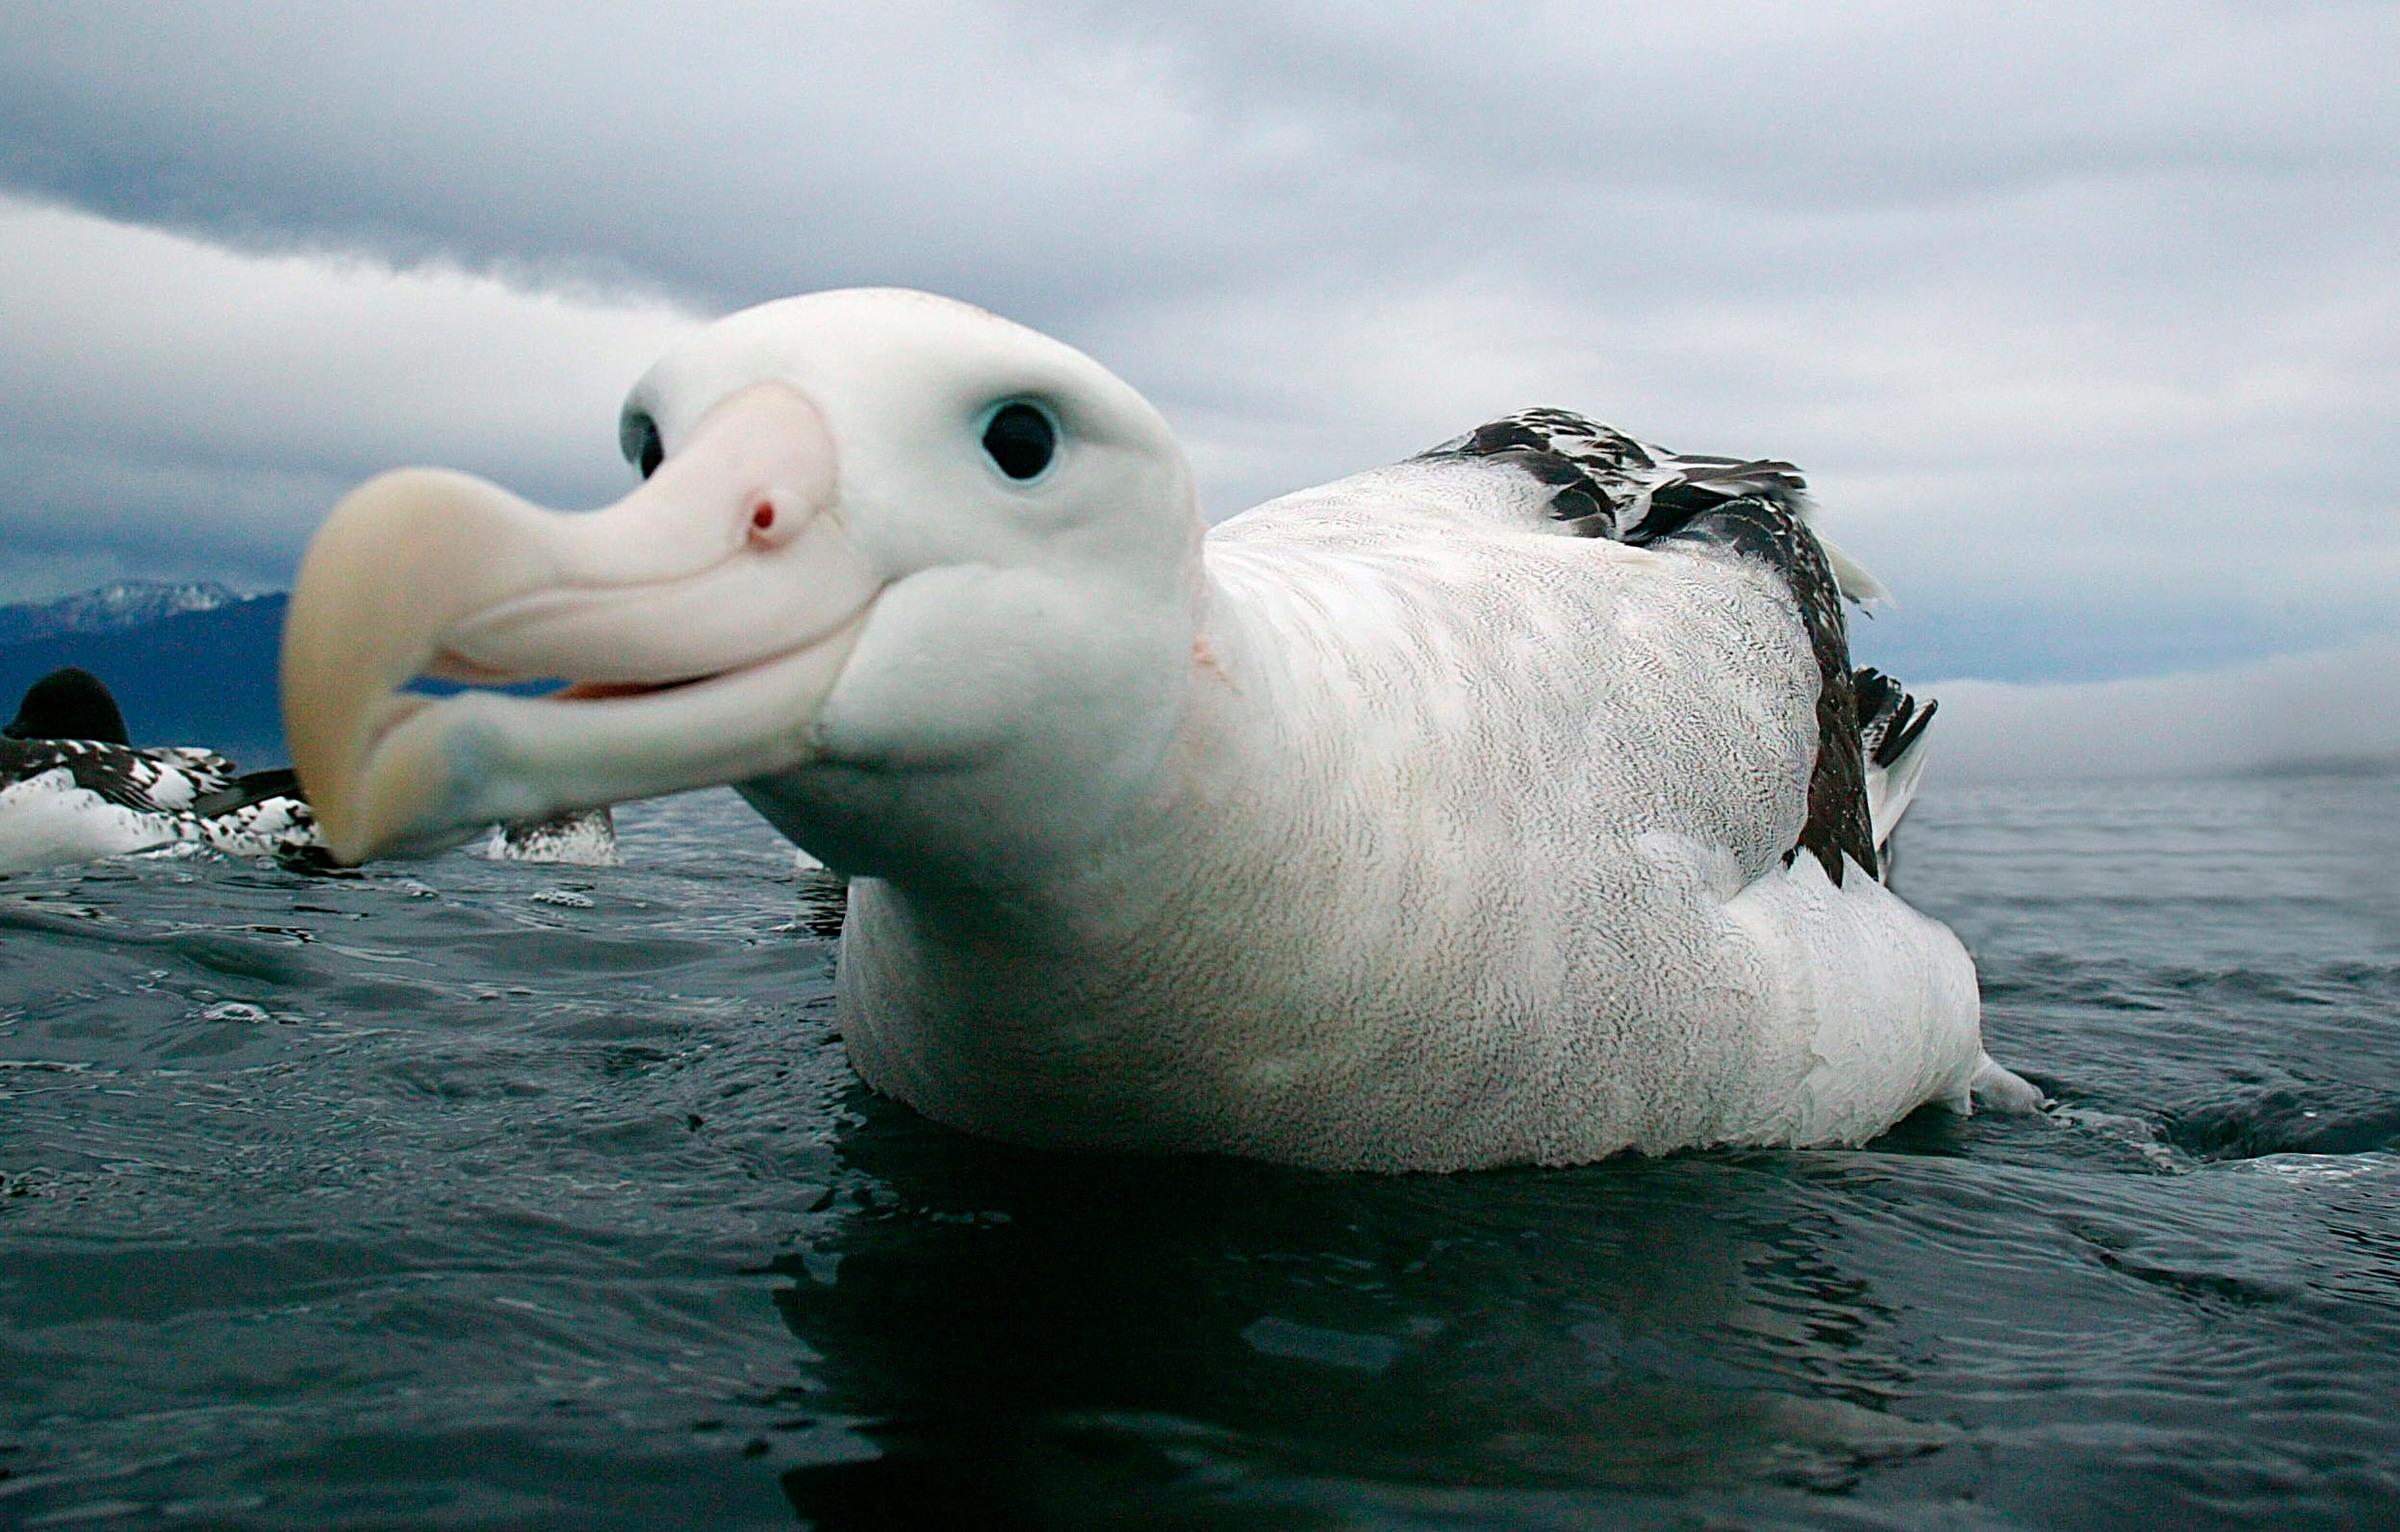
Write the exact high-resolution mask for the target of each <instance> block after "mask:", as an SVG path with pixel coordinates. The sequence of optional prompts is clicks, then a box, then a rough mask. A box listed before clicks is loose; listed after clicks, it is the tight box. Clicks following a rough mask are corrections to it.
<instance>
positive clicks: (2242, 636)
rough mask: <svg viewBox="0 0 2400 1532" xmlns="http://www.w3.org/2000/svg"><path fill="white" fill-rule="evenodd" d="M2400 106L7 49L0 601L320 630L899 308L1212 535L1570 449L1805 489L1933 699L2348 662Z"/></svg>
mask: <svg viewBox="0 0 2400 1532" xmlns="http://www.w3.org/2000/svg"><path fill="white" fill-rule="evenodd" d="M2393 57H2400V10H2395V9H2394V8H2392V7H2389V6H2382V5H2368V4H2346V3H2324V4H2310V3H2296V4H2289V5H2277V6H2257V5H2247V4H2206V3H2203V4H2197V5H2190V4H2176V5H2169V4H2165V3H2163V0H2136V3H2130V4H2126V5H2122V6H2114V7H2109V8H2106V9H2104V10H2094V9H2093V8H2091V7H2088V6H2080V7H2079V6H2069V5H2064V4H2035V5H2028V6H2020V7H2010V8H2006V9H1997V8H1994V9H1985V8H1978V7H1958V6H1948V5H1938V4H1933V3H1897V4H1895V3H1885V0H1878V3H1874V4H1866V3H1857V4H1842V3H1836V4H1830V5H1824V6H1811V7H1796V6H1789V5H1769V4H1733V5H1725V6H1712V7H1702V8H1695V7H1690V6H1679V5H1670V4H1664V3H1660V4H1632V5H1625V6H1610V7H1590V6H1573V5H1564V4H1557V5H1552V4H1520V5H1480V6H1465V5H1417V6H1406V5H1402V6H1394V5H1389V4H1384V5H1375V6H1368V5H1364V4H1351V3H1343V0H1334V3H1328V4H1324V5H1317V6H1308V7H1290V6H1258V5H1243V4H1234V5H1228V6H1220V7H1212V8H1202V9H1194V8H1191V7H1187V6H1167V5H1160V4H1146V3H1131V4H1119V5H1110V6H1105V7H1104V6H1096V5H1082V4H1074V3H1065V0H1061V3H1032V0H1027V3H1005V0H991V3H966V0H958V3H938V4H916V3H899V4H893V5H888V6H878V7H873V8H856V7H836V6H761V5H753V4H732V3H726V4H711V3H701V4H693V5H689V6H679V7H671V8H658V7H633V6H607V5H595V6H574V7H567V6H558V5H542V4H525V3H507V0H495V3H491V4H486V5H480V6H476V7H472V8H467V7H449V6H433V5H401V6H389V7H375V8H372V9H371V10H368V11H364V12H360V11H356V10H354V9H352V8H343V9H342V10H339V11H331V10H326V9H324V8H314V7H297V6H286V5H265V4H232V3H228V4H221V5H212V6H209V7H193V8H187V9H168V10H162V9H160V8H157V7H153V6H133V5H118V4H113V3H107V0H86V3H83V4H79V5H77V6H74V7H46V8H36V7H19V8H16V9H15V10H13V11H11V12H10V13H9V14H8V15H7V16H6V17H5V18H4V19H0V185H5V186H7V187H10V188H13V189H14V191H15V193H16V195H17V196H18V197H19V198H20V199H23V200H20V201H19V202H17V203H14V204H11V205H10V209H9V211H7V213H6V214H5V217H0V280H8V281H10V282H12V284H21V285H15V286H12V300H13V299H15V295H17V294H29V295H31V296H30V299H29V300H19V301H12V310H15V311H19V312H31V313H34V314H35V315H36V322H35V323H33V324H31V325H29V326H27V327H25V329H24V331H23V333H20V329H19V325H18V324H17V322H16V321H15V320H14V319H13V318H12V322H11V324H10V325H8V326H6V327H0V378H4V379H6V380H8V381H7V382H6V383H5V385H4V386H6V387H7V388H8V389H9V390H11V392H10V395H9V397H8V399H7V401H6V402H7V404H8V406H9V409H10V412H11V415H12V417H13V419H12V420H11V421H10V423H8V424H6V425H4V426H0V450H5V451H6V452H7V453H8V455H9V462H10V465H11V467H12V469H13V471H12V472H11V473H10V474H9V475H8V476H7V483H6V484H5V486H4V487H0V549H4V550H5V551H0V587H6V588H9V589H11V590H13V591H14V592H15V593H18V594H42V593H45V591H44V590H42V589H38V588H37V587H44V586H48V587H50V588H58V589H63V588H66V587H67V586H69V585H72V584H76V583H81V582H82V580H83V578H84V577H85V576H86V575H88V574H90V573H91V572H92V571H94V570H97V569H103V566H105V569H104V570H103V572H107V573H201V574H217V575H219V576H221V577H229V578H235V579H239V580H242V581H244V582H246V583H251V584H255V585H271V584H279V583H281V579H282V577H283V574H284V572H286V571H288V568H289V566H290V563H291V561H292V560H293V559H294V558H295V557H296V555H297V552H298V547H299V539H300V537H301V535H302V532H303V530H304V529H305V527H306V525H307V524H308V523H309V522H310V521H311V520H312V519H313V516H314V515H315V514H316V513H317V512H318V511H319V510H321V508H322V506H323V505H325V504H326V503H329V501H330V499H331V497H332V495H333V494H335V493H338V490H339V489H340V487H342V485H343V483H345V482H347V480H349V479H351V478H355V477H357V476H359V475H361V474H363V473H365V472H369V471H372V470H373V469H375V468H378V467H383V466H389V465H390V464H392V463H394V462H399V461H408V460H414V459H420V458H431V459H435V460H449V461H459V462H461V463H462V464H463V465H464V466H468V467H473V468H478V469H479V470H482V471H488V472H495V473H497V474H499V475H501V476H502V477H504V478H508V479H510V480H511V482H515V483H518V484H519V485H520V486H521V487H523V488H525V489H527V490H528V491H529V492H531V493H534V494H537V495H541V496H544V497H546V498H552V499H564V500H568V501H573V500H576V499H578V498H582V499H597V498H600V497H602V496H603V495H606V494H609V493H613V492H614V490H615V489H616V488H617V487H621V484H622V480H621V479H620V478H617V477H616V475H617V474H618V473H619V470H618V468H617V467H616V465H615V460H614V455H613V449H612V448H611V446H610V445H609V443H608V441H607V431H608V429H609V426H608V422H609V418H610V415H611V413H612V412H613V409H614V404H615V396H616V393H617V391H618V389H619V388H621V386H622V384H623V382H624V381H626V380H628V379H629V378H630V377H631V376H632V375H633V374H634V373H635V372H638V370H639V368H640V366H641V364H642V363H643V362H644V361H646V360H647V358H648V355H649V354H650V352H651V351H653V350H655V348H656V345H657V344H659V343H661V341H662V340H663V338H664V337H665V336H667V335H669V334H671V333H672V332H673V330H674V329H675V327H676V326H678V325H680V324H682V323H685V322H687V321H688V319H689V318H690V317H691V316H695V315H705V314H710V313H714V312H718V311H721V310H724V309H727V308H730V307H734V306H738V305H741V304H745V303H749V302H753V301H758V300H761V299H765V298H768V297H773V296H778V295H780V294H783V293H786V292H791V291H799V290H804V289H809V288H816V287H824V286H833V285H840V284H844V283H854V282H897V283H904V284H911V285H920V286H926V287H931V288H935V289H937V290H941V291H946V292H950V293H953V294H955V295H957V296H960V297H964V298H968V299H970V300H973V301H976V302H981V303H984V304H987V305H989V306H991V307H993V308H995V309H998V310H1000V311H1002V312H1004V313H1008V314H1011V315H1012V316H1014V317H1017V318H1020V319H1023V320H1025V321H1027V322H1029V323H1032V324H1035V325H1037V326H1040V327H1042V328H1045V329H1048V330H1051V331H1052V332H1054V333H1057V334H1059V335H1061V336H1062V337H1063V338H1065V339H1067V340H1069V341H1071V342H1073V343H1075V344H1077V345H1080V346H1082V347H1083V348H1084V349H1086V350H1088V351H1091V352H1092V353H1093V354H1094V355H1096V356H1098V357H1100V358H1101V359H1102V360H1103V361H1104V362H1106V363H1108V364H1109V365H1110V366H1112V367H1113V368H1115V369H1116V370H1117V371H1119V372H1120V373H1121V374H1123V375H1124V376H1125V377H1127V378H1128V379H1129V380H1130V381H1131V382H1133V383H1134V384H1135V385H1136V386H1137V387H1140V388H1141V389H1143V390H1144V391H1145V392H1146V393H1148V394H1149V395H1150V396H1151V397H1152V398H1153V399H1154V400H1155V401H1156V402H1157V403H1159V405H1160V406H1161V407H1162V409H1164V410H1165V412H1166V413H1167V415H1168V417H1169V418H1170V419H1171V420H1172V421H1173V422H1175V424H1176V425H1177V427H1178V429H1179V430H1180V431H1181V432H1182V433H1183V434H1184V436H1185V439H1186V441H1187V443H1188V444H1189V446H1190V449H1191V451H1192V454H1193V457H1194V460H1195V463H1196V465H1197V467H1198V468H1199V470H1200V473H1201V476H1202V480H1203V483H1204V486H1205V492H1206V495H1207V501H1208V508H1209V510H1210V511H1211V512H1212V514H1218V515H1222V514H1225V513H1228V512H1230V511H1232V510H1235V509H1238V508H1239V507H1241V506H1242V505H1245V504H1248V503H1251V502H1253V501H1255V500H1257V499H1260V498H1264V497H1266V496H1268V495H1271V494H1274V493H1278V492H1281V491H1283V490H1287V489H1290V488H1294V487H1297V486H1300V485H1303V484H1307V483H1311V482H1316V481H1319V480H1322V479H1325V478H1329V477H1332V476H1335V475H1338V474H1341V473H1345V472H1350V471H1353V470H1355V469H1358V468H1360V467H1364V466H1368V465H1371V464H1374V463H1378V462H1383V461H1388V460H1390V459H1391V458H1393V457H1395V456H1398V455H1401V454H1404V453H1407V452H1411V451H1414V450H1417V449H1418V448H1421V447H1423V446H1425V445H1427V444H1429V443H1431V442H1433V441H1436V440H1439V439H1441V438H1443V437H1446V436H1448V435H1451V434H1453V433H1455V432H1456V431H1458V430H1460V429H1462V428H1464V427H1465V426H1468V425H1470V424H1472V423H1474V422H1476V421H1478V420H1481V419H1485V418H1488V417H1489V416H1491V415H1492V414H1494V413H1497V412H1499V411H1502V410H1506V409H1512V408H1516V407H1519V406H1522V405H1525V404H1529V403H1556V404H1563V405H1567V406H1570V407H1574V408H1580V409H1583V410H1586V411H1587V412H1589V413H1592V414H1595V415H1599V416H1601V417H1603V418H1606V419H1610V420H1613V421H1615V422H1616V423H1618V424H1620V425H1622V426H1624V427H1626V428H1628V429H1630V430H1633V431H1635V432H1637V433H1638V434H1642V435H1646V436H1648V437H1650V438H1652V439H1654V440H1657V441H1660V442H1662V443H1664V444H1666V445H1668V446H1671V447H1675V448H1678V449H1682V450H1688V451H1703V452H1708V451H1716V452H1731V453H1741V454H1772V455H1778V456H1783V457H1788V458H1790V459H1792V460H1794V461H1797V462H1799V463H1801V464H1802V465H1803V466H1804V467H1805V468H1806V469H1807V470H1808V471H1809V472H1810V475H1811V478H1812V482H1813V483H1814V485H1815V486H1816V488H1817V490H1818V492H1819V497H1820V500H1821V502H1822V504H1823V506H1824V514H1825V520H1826V525H1827V527H1828V529H1829V530H1830V531H1832V532H1833V534H1834V535H1835V536H1836V537H1837V538H1839V539H1840V540H1841V541H1842V542H1843V543H1844V544H1845V545H1846V546H1848V547H1849V548H1851V550H1852V551H1853V552H1855V553H1857V554H1858V555H1859V556H1860V557H1861V558H1862V559H1863V560H1865V561H1866V562H1867V563H1868V564H1869V565H1870V566H1871V567H1873V568H1874V569H1875V570H1876V571H1877V573H1878V574H1880V575H1881V576H1882V577H1883V578H1884V579H1885V581H1886V582H1887V583H1888V584H1890V585H1891V586H1892V587H1893V588H1894V589H1895V590H1896V591H1897V592H1898V593H1899V595H1900V598H1901V602H1902V606H1901V608H1900V610H1899V611H1898V612H1897V613H1895V614H1892V615H1888V616H1886V617H1883V618H1880V619H1878V620H1877V621H1876V622H1874V623H1872V624H1865V625H1862V627H1861V631H1860V634H1859V649H1860V653H1861V655H1862V657H1863V658H1866V659H1869V660H1872V661H1874V662H1876V663H1879V664H1882V665H1885V666H1886V667H1887V668H1890V669H1892V670H1894V671H1896V672H1898V673H1901V674H1904V675H1909V676H1912V677H1940V676H1945V675H1978V676H1985V677H2001V678H2016V679H2028V680H2030V679H2043V680H2063V679H2096V678H2105V677H2111V676H2120V675H2127V674H2141V673H2156V672H2161V671H2170V670H2176V669H2189V668H2194V667H2204V666H2208V665H2216V664H2227V663H2234V662H2239V661H2243V660H2247V659H2252V658H2256V657H2258V656H2262V655H2268V654H2274V653H2278V652H2287V651H2295V650H2300V649H2307V648H2312V647H2323V646H2327V645H2337V644H2343V643H2355V642H2358V641H2361V640H2363V639H2365V638H2366V637H2368V636H2370V635H2373V634H2377V633H2381V632H2386V631H2389V629H2390V628H2391V626H2392V621H2393V619H2392V616H2391V610H2392V600H2393V596H2394V594H2395V592H2400V506H2396V504H2395V494H2394V492H2393V490H2392V488H2391V486H2392V485H2393V484H2394V483H2395V481H2396V480H2400V429H2396V427H2400V273H2396V272H2395V268H2394V267H2393V264H2392V262H2391V260H2390V252H2391V251H2392V250H2394V249H2400V153H2396V152H2395V146H2396V145H2400V97H2396V96H2395V94H2394V93H2393V92H2392V91H2391V90H2390V89H2389V87H2388V83H2387V76H2388V61H2389V60H2390V59H2391V58H2393ZM87 336H88V337H90V338H89V339H88V340H87V339H86V337H87Z"/></svg>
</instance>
